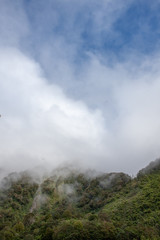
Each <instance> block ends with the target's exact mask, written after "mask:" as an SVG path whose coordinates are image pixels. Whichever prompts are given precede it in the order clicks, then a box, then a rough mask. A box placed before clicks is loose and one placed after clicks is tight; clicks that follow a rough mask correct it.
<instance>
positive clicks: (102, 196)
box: [0, 164, 160, 240]
mask: <svg viewBox="0 0 160 240" xmlns="http://www.w3.org/2000/svg"><path fill="white" fill-rule="evenodd" d="M146 169H147V168H146ZM62 172H63V171H62ZM90 175H91V174H82V173H77V172H73V171H68V174H65V176H64V175H63V174H62V173H60V172H54V174H52V176H50V177H49V178H46V179H44V180H43V181H42V182H41V183H39V184H38V181H37V180H35V179H34V178H33V177H31V176H30V174H29V173H27V172H24V173H21V174H16V173H14V174H10V175H9V176H8V177H6V178H4V179H3V181H2V184H1V189H0V239H1V240H12V239H13V240H20V239H24V240H32V239H33V240H52V239H53V240H91V239H94V240H112V239H113V240H114V239H115V240H119V239H123V240H125V239H126V240H130V239H141V240H144V239H148V240H149V239H151V240H152V239H153V240H154V239H155V240H156V239H160V168H159V165H158V166H157V167H156V166H155V164H154V169H152V171H151V170H149V171H148V169H147V172H145V170H144V169H143V171H140V172H139V174H138V176H137V178H134V179H131V178H130V177H129V176H128V175H126V174H124V173H110V174H102V175H100V176H94V177H93V176H92V177H88V176H90Z"/></svg>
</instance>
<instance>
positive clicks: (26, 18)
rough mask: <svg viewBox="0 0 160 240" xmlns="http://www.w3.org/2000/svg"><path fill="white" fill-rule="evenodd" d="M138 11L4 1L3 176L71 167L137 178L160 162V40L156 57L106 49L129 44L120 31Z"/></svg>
mask: <svg viewBox="0 0 160 240" xmlns="http://www.w3.org/2000/svg"><path fill="white" fill-rule="evenodd" d="M142 2H143V1H142ZM132 5H133V1H127V2H126V1H116V0H115V1H101V2H99V3H97V1H93V3H92V4H90V1H81V2H78V1H56V0H54V1H49V0H48V1H45V2H44V1H38V3H37V2H36V1H34V0H31V1H19V0H16V1H14V3H13V1H9V0H7V1H1V3H0V20H1V21H0V22H1V24H0V33H1V39H0V114H1V115H2V117H1V118H0V167H1V168H9V169H10V170H22V169H26V168H32V167H33V166H37V165H41V164H42V165H47V166H51V167H54V166H57V165H58V164H60V163H64V162H68V161H69V162H72V163H73V164H75V165H77V164H81V165H82V166H85V167H89V168H96V169H98V170H103V171H108V172H109V171H125V172H128V173H135V172H136V171H138V170H139V169H140V168H142V167H144V166H145V165H146V164H148V162H150V161H151V160H154V159H155V158H157V157H159V156H160V144H159V138H160V107H159V102H160V97H159V92H160V70H159V63H160V54H159V53H160V51H159V48H158V40H157V44H156V52H152V54H148V53H144V52H140V50H139V48H137V49H134V48H133V46H132V44H130V45H131V47H130V48H129V44H126V48H125V45H124V46H123V51H122V52H121V54H122V53H123V54H122V55H123V57H121V58H119V56H118V55H117V56H116V54H115V52H116V50H117V48H116V47H115V46H114V49H113V46H112V47H110V50H109V51H108V48H109V47H106V46H110V42H118V41H119V44H120V43H121V42H125V41H124V39H122V32H121V34H120V32H118V30H116V27H115V25H116V22H117V21H119V20H120V19H123V20H124V16H126V13H127V11H129V10H128V9H132V8H133V6H132ZM157 6H158V3H157V4H155V3H154V4H153V6H152V8H153V9H154V11H155V9H156V8H157ZM130 11H131V10H130ZM42 13H43V14H42ZM145 17H146V16H145ZM147 19H151V16H149V17H148V16H147ZM126 21H127V19H126ZM148 23H149V21H148ZM142 29H143V25H141V32H142V33H143V31H142ZM144 29H145V32H146V31H147V30H146V24H145V26H144ZM148 29H150V28H149V27H148ZM133 33H134V31H133ZM138 34H140V33H139V32H137V30H136V33H135V36H134V39H133V40H134V41H132V43H133V42H136V44H135V45H136V46H138V43H139V40H138V39H139V38H138V37H136V36H138ZM123 37H124V38H125V39H126V35H125V36H123ZM141 39H142V36H141ZM144 44H145V42H144ZM117 51H120V49H118V50H117Z"/></svg>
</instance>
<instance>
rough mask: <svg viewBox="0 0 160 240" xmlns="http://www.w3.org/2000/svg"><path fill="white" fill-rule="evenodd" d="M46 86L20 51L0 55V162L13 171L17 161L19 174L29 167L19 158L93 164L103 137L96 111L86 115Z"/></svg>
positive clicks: (78, 104) (80, 104) (35, 66)
mask: <svg viewBox="0 0 160 240" xmlns="http://www.w3.org/2000/svg"><path fill="white" fill-rule="evenodd" d="M46 82H47V81H46V80H45V79H44V78H43V76H42V72H41V69H40V67H39V65H38V64H36V63H35V62H34V61H33V60H31V59H29V58H27V57H26V56H24V55H23V54H22V53H21V52H20V51H18V50H16V49H3V50H1V51H0V103H1V114H2V118H1V124H0V131H1V135H0V145H1V159H2V160H1V161H2V162H3V163H4V159H5V161H6V158H8V159H9V160H7V161H9V165H13V166H14V164H15V166H16V165H17V164H16V161H18V164H19V166H20V168H22V167H23V165H27V164H28V165H31V162H29V163H27V164H26V163H25V161H30V160H26V159H23V157H22V159H19V158H20V157H21V155H22V156H25V155H26V156H28V157H30V158H31V160H32V161H35V162H36V161H37V160H38V161H39V160H40V161H41V160H42V159H43V158H44V159H46V161H47V162H49V163H51V164H52V163H53V165H55V164H58V163H60V162H61V161H64V160H69V161H72V160H75V159H76V160H80V159H81V161H82V162H83V161H87V159H91V158H93V161H94V158H97V156H98V155H99V156H100V155H101V152H100V149H101V142H102V139H103V135H104V133H103V132H104V129H103V118H102V116H101V113H100V111H90V110H89V109H88V108H87V106H86V105H85V104H84V103H83V102H81V101H77V102H75V101H73V100H71V99H69V98H67V97H66V96H65V95H64V94H63V92H62V90H61V89H60V88H59V87H57V86H55V85H49V84H47V83H46ZM14 156H15V157H16V156H17V160H15V157H14ZM12 158H13V160H12ZM25 158H26V157H25ZM2 162H1V164H3V163H2ZM4 164H5V163H4ZM36 164H37V162H36ZM33 165H34V163H33Z"/></svg>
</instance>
